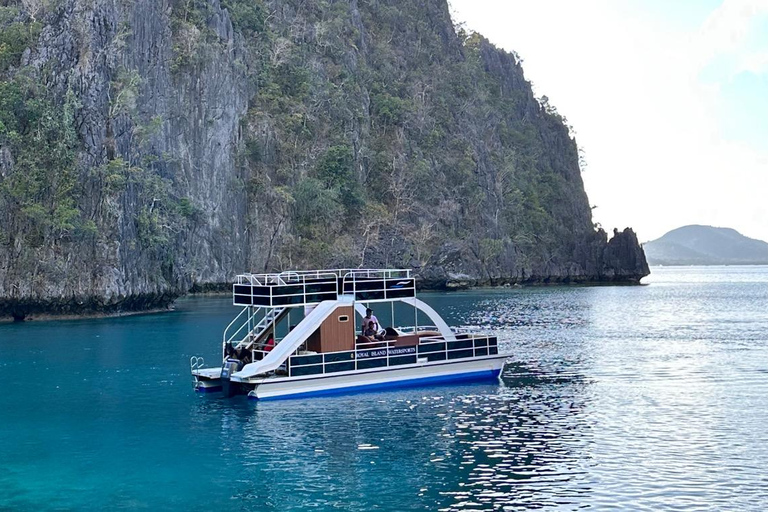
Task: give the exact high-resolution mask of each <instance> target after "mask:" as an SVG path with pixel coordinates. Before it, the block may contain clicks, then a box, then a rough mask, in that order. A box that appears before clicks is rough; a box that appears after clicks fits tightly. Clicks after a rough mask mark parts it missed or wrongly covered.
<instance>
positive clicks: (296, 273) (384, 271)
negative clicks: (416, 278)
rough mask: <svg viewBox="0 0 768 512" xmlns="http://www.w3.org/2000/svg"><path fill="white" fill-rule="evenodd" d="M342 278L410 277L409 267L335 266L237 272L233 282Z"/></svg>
mask: <svg viewBox="0 0 768 512" xmlns="http://www.w3.org/2000/svg"><path fill="white" fill-rule="evenodd" d="M329 276H330V277H335V278H344V277H346V276H354V277H358V278H366V279H373V278H381V279H399V278H409V277H411V270H410V269H391V268H377V269H361V268H337V269H323V270H286V271H283V272H275V273H263V274H251V273H246V274H239V275H238V276H237V277H236V279H235V284H249V285H252V286H267V285H275V284H277V285H285V284H295V283H301V282H305V281H314V280H317V279H323V278H326V277H329Z"/></svg>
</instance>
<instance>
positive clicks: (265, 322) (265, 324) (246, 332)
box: [222, 307, 285, 350]
mask: <svg viewBox="0 0 768 512" xmlns="http://www.w3.org/2000/svg"><path fill="white" fill-rule="evenodd" d="M284 309H285V308H248V307H245V308H243V310H242V311H241V312H240V313H239V314H238V315H237V316H236V317H235V318H234V320H232V321H231V322H230V323H229V325H227V328H226V329H224V335H223V337H222V342H223V346H224V349H225V350H226V347H227V345H229V346H232V347H234V348H241V345H242V344H243V343H244V342H247V341H249V339H251V338H253V339H256V338H258V337H259V336H261V334H263V332H264V330H265V329H268V328H269V327H270V325H271V324H272V322H273V321H274V320H275V319H276V318H277V317H278V316H280V314H281V313H282V312H283V310H284ZM243 316H245V318H242V319H241V317H243ZM257 317H260V318H258V320H257ZM238 320H240V323H239V324H238V323H237V322H238ZM236 325H239V327H238V328H237V329H236V330H234V331H233V332H232V333H231V334H229V333H230V331H231V330H233V329H234V326H236Z"/></svg>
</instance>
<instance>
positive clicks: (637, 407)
mask: <svg viewBox="0 0 768 512" xmlns="http://www.w3.org/2000/svg"><path fill="white" fill-rule="evenodd" d="M653 270H654V273H653V275H652V276H650V277H649V278H647V279H646V281H647V282H648V283H649V285H648V286H642V287H584V288H581V287H571V288H568V287H553V288H522V289H502V290H476V291H470V292H460V293H453V294H422V295H421V298H423V299H424V300H426V301H427V302H429V303H430V304H431V305H433V306H434V307H435V308H436V309H437V310H438V311H439V312H440V313H441V314H443V315H444V316H445V318H446V319H447V320H448V321H449V323H451V324H453V325H467V326H483V327H485V328H487V329H489V330H492V331H494V332H496V333H498V334H499V335H500V336H501V337H503V338H504V342H503V344H504V346H505V347H506V348H507V349H509V350H510V351H512V353H513V354H514V357H513V358H512V359H511V363H510V364H509V366H508V368H507V370H506V371H505V373H504V376H503V384H494V383H491V384H488V383H483V384H476V385H461V386H450V387H430V388H422V389H411V390H397V391H392V392H378V393H370V394H357V395H350V396H339V397H331V398H315V399H306V400H289V401H276V402H261V403H259V402H249V401H247V400H245V399H233V400H222V399H217V398H214V397H210V396H209V397H206V396H200V395H196V394H194V393H193V391H192V385H191V379H190V377H189V356H191V355H204V356H205V357H206V359H207V360H208V361H215V360H216V357H217V353H218V349H219V340H220V339H221V338H220V335H221V331H222V329H223V328H224V327H225V326H226V324H227V323H228V322H229V320H230V319H231V317H232V316H233V313H235V312H236V310H235V309H234V308H233V307H232V306H230V305H229V300H228V299H226V298H222V299H218V298H216V299H211V298H189V299H184V300H181V301H179V302H178V304H177V308H176V311H174V312H170V313H164V314H153V315H139V316H132V317H125V318H111V319H92V320H76V321H56V322H30V323H25V324H4V325H0V375H2V384H3V390H2V393H0V510H48V509H50V510H101V509H152V510H180V509H186V510H202V509H206V508H208V509H213V510H223V509H232V510H291V509H294V510H297V509H302V510H305V509H314V510H334V509H338V510H360V511H362V510H365V511H369V510H393V511H399V510H492V509H499V510H501V509H505V510H523V509H548V510H552V509H557V510H572V509H576V508H594V509H616V508H624V509H630V510H675V509H682V510H697V509H700V510H765V509H766V508H768V267H718V268H684V269H670V268H656V269H653Z"/></svg>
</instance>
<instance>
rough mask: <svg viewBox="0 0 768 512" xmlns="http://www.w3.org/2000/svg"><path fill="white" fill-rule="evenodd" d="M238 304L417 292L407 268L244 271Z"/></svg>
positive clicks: (293, 302) (412, 294) (294, 302)
mask: <svg viewBox="0 0 768 512" xmlns="http://www.w3.org/2000/svg"><path fill="white" fill-rule="evenodd" d="M232 291H233V303H234V305H236V306H261V307H286V306H302V305H312V304H317V303H320V302H322V301H324V300H336V299H337V298H338V297H339V296H340V295H353V296H354V299H355V300H356V301H365V302H377V301H388V300H395V299H403V298H409V297H415V296H416V284H415V280H414V278H413V277H412V276H411V271H410V270H407V269H333V270H306V271H297V272H295V271H286V272H280V273H267V274H240V275H239V276H237V279H236V281H235V284H234V285H233V290H232Z"/></svg>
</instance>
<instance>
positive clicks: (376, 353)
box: [357, 347, 416, 359]
mask: <svg viewBox="0 0 768 512" xmlns="http://www.w3.org/2000/svg"><path fill="white" fill-rule="evenodd" d="M415 353H416V347H394V348H389V349H387V348H375V349H371V350H358V351H357V358H358V359H369V358H373V357H385V356H390V357H392V356H405V355H409V354H415Z"/></svg>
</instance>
